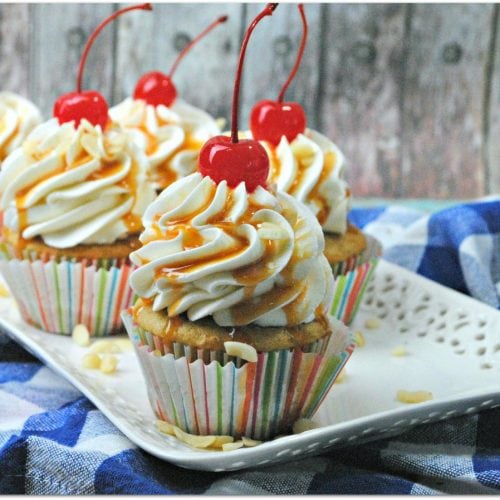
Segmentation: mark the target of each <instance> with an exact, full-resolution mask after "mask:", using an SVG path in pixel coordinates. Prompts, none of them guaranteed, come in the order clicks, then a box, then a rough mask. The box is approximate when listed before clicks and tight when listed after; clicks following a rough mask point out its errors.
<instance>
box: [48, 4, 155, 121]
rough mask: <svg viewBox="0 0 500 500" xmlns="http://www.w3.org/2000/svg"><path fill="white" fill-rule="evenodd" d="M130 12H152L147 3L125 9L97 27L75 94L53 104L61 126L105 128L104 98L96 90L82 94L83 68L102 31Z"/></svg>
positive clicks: (88, 47) (87, 45) (70, 93)
mask: <svg viewBox="0 0 500 500" xmlns="http://www.w3.org/2000/svg"><path fill="white" fill-rule="evenodd" d="M131 10H153V8H152V6H151V4H149V3H143V4H140V5H133V6H131V7H125V8H123V9H120V10H117V11H116V12H114V13H113V14H111V15H110V16H109V17H107V18H106V19H104V21H102V22H101V23H100V24H99V26H97V28H96V29H95V30H94V32H93V33H92V35H90V38H89V39H88V40H87V43H86V44H85V47H84V49H83V54H82V57H81V59H80V66H79V67H78V77H77V80H76V92H69V93H68V94H64V95H62V96H60V97H58V98H57V100H56V102H55V103H54V112H53V114H54V116H55V117H56V118H57V119H58V120H59V123H61V124H63V123H67V122H73V121H74V122H75V127H78V125H79V124H80V121H81V120H82V119H85V120H88V121H89V122H90V123H91V124H92V125H94V126H97V125H100V126H101V128H102V129H104V128H105V126H106V123H107V122H108V108H109V106H108V103H107V102H106V99H105V98H104V96H103V95H102V94H101V93H99V92H97V91H96V90H85V91H83V92H82V76H83V68H84V66H85V61H86V60H87V55H88V53H89V51H90V48H91V46H92V44H93V43H94V40H95V39H96V38H97V36H98V35H99V33H100V32H101V31H102V29H103V28H104V27H105V26H106V25H107V24H109V23H110V22H111V21H113V20H114V19H116V18H117V17H118V16H121V15H122V14H124V13H125V12H129V11H131Z"/></svg>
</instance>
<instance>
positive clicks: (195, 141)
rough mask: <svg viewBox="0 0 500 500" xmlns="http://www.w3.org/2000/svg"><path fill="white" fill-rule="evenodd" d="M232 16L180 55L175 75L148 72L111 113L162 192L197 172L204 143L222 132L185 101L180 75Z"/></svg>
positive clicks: (210, 120) (175, 67)
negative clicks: (189, 55) (188, 60)
mask: <svg viewBox="0 0 500 500" xmlns="http://www.w3.org/2000/svg"><path fill="white" fill-rule="evenodd" d="M227 19H228V16H221V17H219V18H218V19H216V20H215V21H214V22H212V23H211V24H210V25H209V26H208V27H206V28H205V29H204V30H203V31H202V32H201V33H200V34H199V35H198V36H196V37H195V38H194V39H193V40H192V41H191V42H190V43H188V44H187V45H186V46H185V47H184V48H183V49H182V51H181V52H180V54H179V55H178V56H177V58H176V60H175V61H174V64H173V65H172V68H171V70H170V72H169V74H168V75H167V74H164V73H161V72H159V71H151V72H149V73H146V74H144V75H143V76H142V77H141V78H140V79H139V81H138V82H137V85H136V87H135V89H134V94H133V99H132V98H127V99H125V100H124V101H123V102H121V103H120V104H118V105H117V106H115V107H113V108H111V109H110V110H109V114H110V116H111V118H112V119H113V120H114V121H116V122H117V123H119V124H121V125H122V126H123V128H124V129H125V130H127V131H128V132H129V133H130V137H131V140H132V141H134V142H135V143H136V144H137V145H138V146H139V147H140V148H141V150H142V151H144V152H145V153H146V155H147V157H148V160H149V162H150V166H151V169H150V175H149V177H150V179H151V181H152V182H153V184H154V185H155V187H156V189H158V190H159V191H161V190H162V189H164V188H166V187H167V186H169V185H170V184H171V183H172V182H174V181H175V180H177V179H180V178H181V177H185V176H186V175H189V174H192V173H193V172H195V171H196V169H197V165H198V153H199V152H200V149H201V147H202V146H203V144H204V143H205V142H206V141H207V140H208V139H210V138H212V137H214V136H216V135H217V134H219V133H220V128H219V125H218V124H217V122H216V121H215V120H214V119H213V118H212V117H211V116H210V115H209V114H208V113H206V112H205V111H203V110H201V109H199V108H196V107H194V106H192V105H190V104H188V103H187V102H185V101H183V100H182V99H180V98H179V97H178V95H177V89H176V87H175V85H174V83H173V76H174V73H175V71H176V69H177V67H178V65H179V63H180V62H181V61H182V59H183V58H184V57H185V56H186V54H187V53H188V52H189V51H190V50H191V49H192V48H193V47H194V46H195V45H196V44H197V43H198V42H199V41H200V40H201V39H202V38H204V37H205V36H206V35H207V34H208V33H210V32H211V31H212V30H213V29H214V28H216V27H217V26H219V25H220V24H222V23H225V22H226V21H227Z"/></svg>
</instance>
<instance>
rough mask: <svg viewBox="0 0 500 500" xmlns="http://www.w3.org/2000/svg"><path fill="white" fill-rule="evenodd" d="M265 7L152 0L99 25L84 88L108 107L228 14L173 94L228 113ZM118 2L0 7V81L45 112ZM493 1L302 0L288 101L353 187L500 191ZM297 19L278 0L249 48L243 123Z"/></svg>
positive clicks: (69, 85)
mask: <svg viewBox="0 0 500 500" xmlns="http://www.w3.org/2000/svg"><path fill="white" fill-rule="evenodd" d="M262 5H263V4H257V5H256V4H234V3H233V4H210V3H208V4H207V3H204V4H186V3H184V4H156V5H155V6H154V12H153V13H150V12H141V11H138V12H134V13H130V14H127V15H125V16H123V17H122V18H120V19H119V20H118V21H117V22H116V23H114V24H113V25H112V26H109V27H108V28H106V30H105V31H104V32H103V33H102V35H101V36H100V37H99V39H98V40H97V42H96V44H95V45H94V48H93V50H92V51H91V53H90V57H89V60H88V64H87V66H86V71H85V77H84V83H85V87H86V88H93V89H98V90H99V91H101V92H102V93H103V94H104V95H105V96H106V98H107V99H108V100H109V102H111V103H117V102H119V101H120V100H121V99H123V98H125V97H126V96H129V95H130V94H131V92H132V90H133V88H134V85H135V83H136V81H137V79H138V78H139V77H140V76H141V75H142V74H143V73H144V72H146V71H149V70H153V69H157V70H162V71H164V72H168V70H169V68H170V65H171V64H172V63H173V60H174V58H175V56H176V54H177V53H178V52H179V51H180V50H181V49H182V47H183V46H184V44H185V43H186V41H187V40H189V39H191V38H192V37H194V36H196V34H197V33H199V32H200V31H201V30H202V29H203V28H204V27H205V26H206V25H207V24H208V23H209V22H211V21H212V20H214V19H215V18H217V17H218V16H220V15H222V14H226V13H227V14H228V15H229V16H230V19H229V21H228V22H227V23H226V24H225V25H223V26H221V27H219V28H217V30H216V31H214V32H213V33H212V34H211V35H210V37H208V38H207V39H205V40H204V42H202V43H201V44H200V45H199V46H198V47H196V48H195V49H193V51H192V52H191V53H190V54H189V55H188V56H187V58H186V59H185V61H184V62H183V64H182V65H181V66H179V68H178V70H177V73H176V75H175V83H176V85H177V87H178V90H179V94H180V95H181V96H182V97H183V98H184V99H185V100H187V101H189V102H191V103H192V104H194V105H196V106H199V107H202V108H204V109H206V110H207V111H209V112H210V113H212V114H214V115H216V116H222V117H225V118H226V119H229V116H230V107H231V95H232V88H233V78H234V70H235V65H236V60H237V55H238V52H239V47H240V43H241V38H242V34H243V32H244V29H245V27H246V26H247V24H248V23H249V22H250V20H251V19H252V18H253V16H255V14H256V12H257V11H258V10H259V9H260V8H261V7H262ZM120 6H121V5H119V4H88V3H87V4H83V3H82V4H60V3H58V4H21V3H18V4H0V89H1V90H11V91H14V92H18V93H20V94H22V95H24V96H26V97H29V98H31V99H32V100H33V101H34V102H35V103H37V104H38V105H39V106H40V107H41V108H42V110H43V112H44V114H45V116H46V117H50V116H51V111H52V105H53V102H54V100H55V98H56V97H57V96H58V95H59V94H60V93H63V92H67V91H70V90H73V88H74V85H75V83H74V82H75V79H76V71H77V66H78V60H79V57H80V54H81V51H82V48H83V45H84V43H85V40H86V39H87V37H88V35H89V34H90V32H91V31H92V29H93V28H94V27H95V26H96V25H97V24H98V23H99V22H100V20H102V19H103V18H104V17H105V16H106V15H108V14H109V13H111V12H113V10H116V9H118V8H119V7H120ZM499 9H500V6H499V5H498V4H496V5H495V4H453V5H451V4H307V5H306V13H307V15H308V20H309V25H310V35H309V39H308V45H307V49H306V54H305V57H304V62H303V65H302V67H301V68H300V70H299V73H298V75H297V78H296V80H295V81H294V83H293V84H292V85H291V87H290V89H289V91H288V93H287V96H286V97H287V99H288V100H295V101H298V102H301V103H302V104H303V106H304V108H305V110H306V112H307V116H308V122H309V125H310V126H311V127H313V128H316V129H318V130H320V131H322V132H324V133H325V134H326V135H328V136H329V137H331V138H332V139H333V140H334V141H335V142H336V143H337V144H338V145H339V146H340V148H341V149H342V150H343V151H344V153H345V154H346V156H347V159H348V167H347V169H346V176H347V180H348V181H349V183H350V184H351V187H352V190H353V192H354V194H355V195H356V196H357V197H361V196H370V197H381V196H383V197H396V198H397V197H404V198H412V197H429V198H438V199H445V198H474V197H478V196H483V195H487V194H492V193H499V192H500V140H499V138H500V29H499V22H500V16H499ZM300 36H301V23H300V18H299V15H298V11H297V8H296V5H295V4H282V5H280V6H279V8H278V9H277V11H276V12H275V14H274V15H273V17H272V18H267V19H265V20H264V21H263V22H262V23H261V24H260V25H259V27H258V28H257V29H256V31H255V34H254V36H253V38H252V40H251V42H250V44H249V48H248V52H247V53H248V55H247V61H246V65H245V72H244V78H243V87H242V93H241V113H240V117H241V118H240V123H241V126H242V128H246V127H247V123H248V116H249V113H250V110H251V107H252V106H253V104H254V103H255V102H256V101H258V100H260V99H265V98H271V99H272V98H276V96H277V94H278V92H279V89H280V87H281V85H282V83H283V82H284V81H285V79H286V77H287V75H288V72H289V71H290V69H291V67H292V65H293V62H294V59H295V55H296V50H297V47H298V44H299V43H300Z"/></svg>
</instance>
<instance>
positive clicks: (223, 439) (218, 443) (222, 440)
mask: <svg viewBox="0 0 500 500" xmlns="http://www.w3.org/2000/svg"><path fill="white" fill-rule="evenodd" d="M214 437H215V441H214V442H213V444H211V445H210V446H211V448H222V446H223V445H225V444H227V443H232V442H233V441H234V437H233V436H214Z"/></svg>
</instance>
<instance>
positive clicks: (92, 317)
mask: <svg viewBox="0 0 500 500" xmlns="http://www.w3.org/2000/svg"><path fill="white" fill-rule="evenodd" d="M23 257H25V258H23V259H18V258H13V257H12V254H11V253H10V252H9V249H8V247H6V246H5V245H4V244H2V245H0V273H1V274H2V276H3V278H4V279H5V281H6V283H7V285H8V287H9V289H10V291H11V293H12V295H13V297H14V299H15V300H16V302H17V304H18V306H19V309H20V312H21V315H22V317H23V319H24V320H25V321H26V322H27V323H30V324H32V325H34V326H36V327H38V328H41V329H42V330H45V331H47V332H51V333H59V334H63V335H70V334H71V333H72V331H73V328H74V327H75V325H77V324H80V323H81V324H84V325H85V326H86V327H87V328H88V330H89V332H90V335H92V336H104V335H111V334H114V333H118V332H119V331H121V330H122V328H123V327H122V323H121V318H120V312H121V311H122V310H123V309H125V308H127V307H130V306H131V305H132V303H133V299H134V293H133V291H132V289H131V288H130V287H129V285H128V278H129V276H130V274H131V272H132V270H133V267H132V265H131V264H130V263H129V261H128V259H126V260H117V259H99V260H85V259H84V260H81V261H77V260H74V259H73V260H64V259H51V260H47V259H46V258H43V256H38V257H39V258H36V257H37V256H36V254H34V253H30V255H25V256H23Z"/></svg>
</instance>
